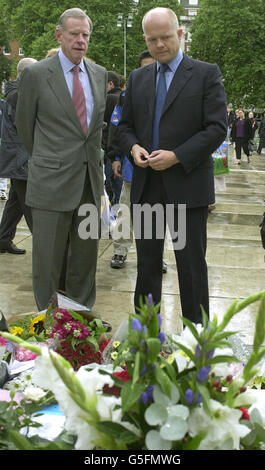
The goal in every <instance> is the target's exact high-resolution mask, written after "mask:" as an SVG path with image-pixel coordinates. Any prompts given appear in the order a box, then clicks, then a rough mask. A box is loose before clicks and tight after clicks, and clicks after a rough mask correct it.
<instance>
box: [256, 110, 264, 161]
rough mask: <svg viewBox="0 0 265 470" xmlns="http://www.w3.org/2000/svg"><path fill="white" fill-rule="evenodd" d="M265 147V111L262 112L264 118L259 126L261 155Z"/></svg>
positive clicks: (259, 150)
mask: <svg viewBox="0 0 265 470" xmlns="http://www.w3.org/2000/svg"><path fill="white" fill-rule="evenodd" d="M263 147H265V111H264V112H263V113H262V119H261V123H260V126H259V147H258V150H257V154H258V155H261V151H262V149H263Z"/></svg>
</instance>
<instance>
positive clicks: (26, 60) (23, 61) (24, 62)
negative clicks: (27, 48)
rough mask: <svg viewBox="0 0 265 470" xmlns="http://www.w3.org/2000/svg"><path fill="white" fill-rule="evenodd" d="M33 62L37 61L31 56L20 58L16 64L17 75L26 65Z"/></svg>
mask: <svg viewBox="0 0 265 470" xmlns="http://www.w3.org/2000/svg"><path fill="white" fill-rule="evenodd" d="M34 62H37V60H36V59H32V58H31V57H24V59H21V60H20V61H19V63H18V64H17V74H18V76H20V75H21V73H22V72H23V70H24V68H25V67H27V66H28V65H31V64H34Z"/></svg>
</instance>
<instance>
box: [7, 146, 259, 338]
mask: <svg viewBox="0 0 265 470" xmlns="http://www.w3.org/2000/svg"><path fill="white" fill-rule="evenodd" d="M229 168H230V173H229V174H228V175H227V176H226V190H225V191H223V192H217V194H216V209H215V210H214V211H213V212H212V213H211V214H210V215H209V221H208V249H207V261H208V268H209V288H210V310H211V316H212V315H213V314H218V317H220V318H221V317H222V315H223V314H224V313H225V311H226V309H227V308H228V306H229V305H230V304H231V303H232V301H233V300H234V299H235V298H240V299H243V298H245V297H247V296H248V295H250V294H253V293H256V292H258V291H261V290H263V289H265V262H264V254H265V251H264V250H263V248H262V245H261V241H260V233H259V223H260V221H261V217H262V214H263V212H264V210H265V208H264V205H265V204H264V198H265V154H262V155H261V156H258V155H257V154H256V153H255V154H254V155H253V156H252V157H251V163H250V164H248V163H247V162H246V161H242V164H241V166H238V165H237V164H236V163H235V159H234V151H233V149H232V147H231V146H230V147H229ZM3 207H4V203H3V202H1V203H0V215H1V213H2V210H3ZM15 243H16V244H17V245H18V246H19V247H23V248H26V250H27V253H26V255H22V256H21V255H20V256H18V255H11V254H0V309H1V310H2V311H3V313H4V315H5V316H6V318H7V319H9V320H10V319H14V318H15V317H17V316H19V315H20V314H23V313H27V312H34V313H35V312H36V306H35V301H34V297H33V293H32V284H31V244H32V240H31V235H30V233H29V231H28V229H27V226H26V223H25V220H24V219H22V221H21V223H20V224H19V226H18V229H17V234H16V238H15ZM112 255H113V247H112V241H111V240H101V241H100V254H99V261H98V271H97V299H96V304H95V306H94V309H93V311H94V312H95V313H96V314H97V315H98V316H100V317H101V318H102V319H104V320H106V321H108V322H110V323H111V324H112V327H113V331H115V330H116V328H117V326H118V325H119V324H120V322H121V321H122V320H123V319H125V318H127V316H128V313H131V312H133V294H134V286H135V279H136V251H135V245H133V246H132V248H131V249H130V252H129V254H128V258H127V264H126V267H125V268H123V269H121V270H114V269H111V268H110V259H111V257H112ZM165 260H166V262H167V264H168V272H167V274H165V275H164V277H163V296H162V317H163V330H164V331H166V332H167V333H174V332H179V331H180V330H181V328H182V322H181V309H180V300H179V289H178V282H177V273H176V268H175V261H174V255H173V252H172V250H171V246H170V243H166V249H165ZM257 308H258V306H257V304H254V305H252V306H250V307H249V308H248V309H246V310H244V311H243V312H241V313H239V314H238V315H237V316H236V317H234V319H233V321H232V322H231V324H230V328H229V329H233V330H237V331H240V337H241V339H242V340H243V341H244V343H245V344H247V345H249V346H251V344H252V340H253V331H254V325H255V316H256V313H257Z"/></svg>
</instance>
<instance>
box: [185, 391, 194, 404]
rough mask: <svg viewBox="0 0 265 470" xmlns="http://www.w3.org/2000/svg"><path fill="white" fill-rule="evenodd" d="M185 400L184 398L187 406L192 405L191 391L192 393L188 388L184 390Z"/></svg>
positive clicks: (192, 396)
mask: <svg viewBox="0 0 265 470" xmlns="http://www.w3.org/2000/svg"><path fill="white" fill-rule="evenodd" d="M185 398H186V400H187V402H188V404H189V405H192V403H193V400H194V393H193V391H192V390H191V389H190V388H188V389H187V390H186V392H185Z"/></svg>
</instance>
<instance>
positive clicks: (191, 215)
mask: <svg viewBox="0 0 265 470" xmlns="http://www.w3.org/2000/svg"><path fill="white" fill-rule="evenodd" d="M142 25H143V32H144V38H145V41H146V44H147V47H148V50H149V52H150V54H151V56H152V57H154V58H155V59H156V62H155V63H153V64H150V65H148V66H147V67H143V68H140V69H137V70H134V71H133V72H132V73H131V74H130V77H129V80H128V85H127V88H126V95H125V103H124V106H123V111H122V118H121V121H120V123H119V126H118V129H119V145H120V148H121V149H122V151H123V153H124V154H125V155H128V156H130V157H131V161H132V163H133V178H132V187H131V211H132V216H133V227H135V226H137V227H138V230H139V232H140V233H139V236H137V237H135V238H136V250H137V281H136V288H135V295H134V304H135V310H136V312H138V308H139V307H140V303H141V299H142V300H143V301H144V300H145V298H147V296H148V295H149V294H152V296H153V300H154V303H155V304H158V303H160V301H161V291H162V267H163V250H164V237H165V229H166V223H167V222H168V223H170V225H171V237H172V240H173V248H174V254H175V259H176V265H177V271H178V281H179V289H180V299H181V307H182V314H183V316H184V317H186V318H188V319H189V320H191V321H192V322H194V323H201V322H202V311H201V307H203V308H204V310H205V312H206V314H209V290H208V274H207V263H206V259H205V255H206V244H207V235H206V233H207V218H208V206H209V205H210V204H212V203H213V202H214V199H215V194H214V174H213V161H212V156H211V155H212V153H213V152H214V151H215V150H216V148H218V147H219V145H220V144H221V143H222V142H223V141H224V140H225V137H226V133H227V114H226V96H225V90H224V86H223V83H222V77H221V73H220V70H219V67H218V66H217V65H215V64H209V63H205V62H200V61H197V60H194V59H191V58H190V57H188V56H186V55H185V54H183V52H182V50H181V49H180V41H181V36H182V30H181V29H180V28H179V24H178V19H177V16H176V14H175V13H174V12H173V11H172V10H171V9H169V8H154V9H152V10H150V11H148V12H147V13H146V14H145V16H144V18H143V22H142ZM145 204H148V207H150V206H151V208H153V209H154V207H156V205H157V204H158V205H159V207H161V208H162V209H163V210H162V211H160V215H161V217H159V213H157V214H156V213H155V211H154V212H153V214H152V215H154V219H155V220H153V222H157V224H156V223H153V224H150V225H152V229H153V230H152V232H151V228H150V225H149V224H148V222H147V224H145V218H144V212H143V211H142V213H141V215H142V217H141V221H139V220H138V218H137V217H136V218H134V210H135V209H137V208H139V206H140V207H141V208H142V209H143V207H145ZM180 204H181V205H182V206H180ZM183 206H184V207H185V210H184V208H183ZM168 207H170V208H171V209H172V212H173V214H172V213H171V217H170V218H169V219H170V220H169V219H168V218H166V217H164V214H165V213H166V212H167V208H168ZM182 209H183V210H182ZM137 214H139V210H138V212H137ZM156 215H157V217H155V216H156ZM184 216H185V222H184V220H183V217H184ZM135 219H137V220H135ZM179 220H180V225H179V223H178V222H179ZM140 222H141V224H140ZM135 223H136V225H135ZM156 225H159V228H162V230H163V234H161V235H164V237H162V238H161V236H160V233H159V234H156V230H155V229H156ZM145 228H147V229H148V228H149V229H150V232H151V233H150V235H151V237H145V235H144V230H145ZM141 230H142V231H141ZM137 235H138V234H137ZM179 239H182V240H181V241H180V243H178V242H179Z"/></svg>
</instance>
